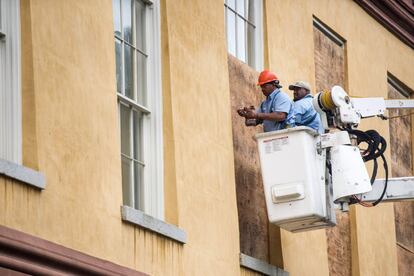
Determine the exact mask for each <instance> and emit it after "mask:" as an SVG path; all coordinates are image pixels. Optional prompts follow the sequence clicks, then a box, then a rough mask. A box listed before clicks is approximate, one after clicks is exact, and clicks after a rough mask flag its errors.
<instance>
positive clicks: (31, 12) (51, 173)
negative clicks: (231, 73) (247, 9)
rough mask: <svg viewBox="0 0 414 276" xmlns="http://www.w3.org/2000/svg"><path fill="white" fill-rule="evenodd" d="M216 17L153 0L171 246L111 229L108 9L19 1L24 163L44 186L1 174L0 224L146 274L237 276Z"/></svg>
mask: <svg viewBox="0 0 414 276" xmlns="http://www.w3.org/2000/svg"><path fill="white" fill-rule="evenodd" d="M223 9H224V8H223V2H222V1H218V0H217V1H194V2H188V1H161V15H162V39H163V41H162V62H163V66H164V67H163V71H162V72H163V78H162V81H163V82H162V83H163V86H164V87H163V88H164V89H163V105H164V136H165V137H164V147H165V151H164V153H165V159H164V162H165V164H166V165H165V170H164V175H165V179H166V180H165V187H166V189H165V193H166V194H165V199H166V203H165V206H166V218H167V221H169V222H171V223H174V224H176V225H178V226H179V227H180V228H182V229H184V230H185V231H186V233H187V237H188V243H187V244H186V245H185V246H183V245H180V244H178V243H176V242H173V241H171V240H168V239H166V238H162V237H160V236H159V235H156V234H153V233H151V232H148V231H145V230H142V229H139V228H135V227H133V226H132V225H129V224H126V223H123V222H122V221H121V215H120V205H121V204H122V192H121V187H122V185H121V167H120V165H121V162H120V141H119V127H118V111H117V99H116V93H115V91H116V90H115V84H116V82H115V66H114V65H115V55H114V38H113V22H112V1H111V0H105V1H101V0H99V1H98V0H94V1H92V0H90V1H83V0H74V1H53V0H39V1H30V0H22V1H21V10H22V15H23V18H22V20H21V21H22V40H23V42H24V43H23V44H22V60H23V62H22V65H23V66H22V68H23V69H22V71H23V96H24V103H23V106H24V112H23V114H24V117H25V122H24V124H23V128H24V135H25V137H24V145H23V147H24V150H23V151H24V165H26V166H28V167H32V168H35V169H38V170H40V171H41V172H42V173H44V174H45V176H46V179H47V187H46V189H45V190H44V191H41V192H40V191H37V190H34V189H32V188H29V187H27V186H25V185H24V184H21V183H18V182H16V181H11V180H9V179H7V178H4V177H1V178H0V198H5V201H2V205H3V206H2V207H4V208H2V210H4V211H2V212H0V213H1V215H0V224H1V225H4V226H7V227H11V228H14V229H18V230H21V231H23V232H26V233H29V234H33V235H35V236H39V237H41V238H44V239H47V240H50V241H52V242H56V243H58V244H62V245H64V246H67V247H69V248H73V249H76V250H79V251H82V252H85V253H87V254H91V255H93V256H97V257H100V258H103V259H106V260H109V261H112V262H115V263H118V264H121V265H125V266H128V267H131V268H136V269H137V270H140V271H143V272H146V273H149V274H151V275H205V274H206V272H207V271H209V273H210V274H211V275H237V274H240V266H239V234H238V220H237V205H236V195H235V185H234V183H235V182H234V166H233V149H232V133H231V119H230V109H229V107H230V95H229V82H228V69H227V50H226V45H225V26H224V20H223V16H224V14H223ZM191 18H195V19H196V20H191V22H190V21H189V20H190V19H191ZM212 41H214V43H211V42H212ZM213 72H214V73H213Z"/></svg>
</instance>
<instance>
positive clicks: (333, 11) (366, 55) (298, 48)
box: [265, 0, 414, 275]
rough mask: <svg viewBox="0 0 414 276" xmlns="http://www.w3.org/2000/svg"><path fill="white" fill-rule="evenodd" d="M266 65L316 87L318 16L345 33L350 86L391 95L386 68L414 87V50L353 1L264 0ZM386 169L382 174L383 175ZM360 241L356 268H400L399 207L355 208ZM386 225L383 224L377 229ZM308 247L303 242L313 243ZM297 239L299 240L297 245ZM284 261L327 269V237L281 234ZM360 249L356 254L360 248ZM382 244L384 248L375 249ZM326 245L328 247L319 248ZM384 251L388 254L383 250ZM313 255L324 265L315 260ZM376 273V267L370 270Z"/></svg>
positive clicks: (310, 269) (356, 91)
mask: <svg viewBox="0 0 414 276" xmlns="http://www.w3.org/2000/svg"><path fill="white" fill-rule="evenodd" d="M265 7H266V20H267V21H266V25H267V31H268V34H267V41H266V45H265V47H268V53H267V57H266V58H267V61H266V62H267V64H269V67H270V69H272V70H274V71H275V72H277V74H278V76H279V77H280V79H281V82H282V84H284V85H285V88H286V87H287V85H288V84H289V83H291V82H293V81H296V80H307V81H309V82H310V84H311V86H313V87H314V86H315V65H314V44H313V31H312V28H313V27H312V15H315V16H316V17H317V18H319V19H320V20H322V21H323V22H324V23H325V24H327V25H328V26H330V27H331V28H332V29H333V30H335V31H336V32H337V33H339V34H340V35H341V36H342V37H344V38H345V39H346V41H347V42H346V44H347V45H346V47H347V63H348V86H349V93H350V94H351V95H355V96H367V97H368V96H381V97H387V71H389V72H391V73H392V74H394V75H395V76H397V77H398V78H399V79H400V80H401V81H403V82H405V83H406V84H407V85H408V86H410V87H412V88H413V87H414V79H413V78H412V77H413V76H414V54H413V50H412V49H411V48H409V47H408V46H406V45H405V44H403V43H402V42H401V41H399V40H398V39H397V38H396V37H395V36H393V35H392V34H391V33H390V32H388V31H387V30H386V29H385V28H384V27H382V26H381V25H379V24H378V23H377V22H376V21H375V20H374V19H373V18H371V17H370V16H368V14H367V13H365V12H364V10H362V9H361V8H360V7H359V6H358V5H357V4H356V3H355V2H353V1H334V0H314V1H300V0H296V1H266V5H265ZM361 126H362V128H365V129H366V128H368V127H369V128H374V129H376V130H378V131H379V132H380V133H381V134H382V135H383V136H384V137H385V138H386V139H388V138H389V133H388V123H387V122H384V121H382V120H379V119H370V120H366V121H364V122H363V123H362V124H361ZM387 157H388V158H389V152H388V154H387ZM381 176H383V174H382V175H381ZM351 217H352V218H351V223H353V228H352V230H353V231H356V236H357V237H358V238H357V239H355V241H356V244H352V247H353V266H354V267H353V271H354V275H397V260H396V248H395V227H394V214H393V208H392V205H391V204H384V206H380V207H377V208H372V209H370V210H368V209H365V208H359V207H358V208H356V209H353V211H352V212H351ZM378 228H381V231H377V229H378ZM309 240H312V241H311V243H312V244H309V245H308V246H303V245H304V244H308V243H310V241H309ZM292 243H293V244H296V245H294V246H292ZM282 247H283V257H284V262H285V268H286V269H287V270H288V271H289V272H291V275H327V273H328V270H327V265H328V263H327V259H326V256H325V255H324V253H323V252H326V237H325V233H324V232H323V231H320V232H319V234H317V233H316V232H315V233H304V234H301V235H292V234H290V233H287V232H283V233H282ZM354 248H357V252H358V254H355V250H354ZM376 248H381V250H377V249H376ZM321 252H322V253H321ZM384 252H386V254H384ZM315 262H317V263H318V265H312V264H314V263H315ZM371 272H375V273H371Z"/></svg>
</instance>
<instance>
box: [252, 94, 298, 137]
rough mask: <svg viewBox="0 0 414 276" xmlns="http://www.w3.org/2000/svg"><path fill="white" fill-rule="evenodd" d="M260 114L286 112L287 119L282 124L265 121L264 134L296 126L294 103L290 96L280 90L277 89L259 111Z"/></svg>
mask: <svg viewBox="0 0 414 276" xmlns="http://www.w3.org/2000/svg"><path fill="white" fill-rule="evenodd" d="M257 111H258V112H260V113H273V112H285V113H286V114H287V115H286V119H285V120H284V121H282V122H276V121H268V120H263V129H264V132H268V131H274V130H280V129H284V128H286V126H287V125H288V126H291V127H293V126H295V119H294V111H293V103H292V100H291V99H290V98H289V96H288V95H287V94H286V93H285V92H283V91H282V90H280V89H275V90H274V91H273V92H272V93H271V94H270V95H269V96H267V98H266V100H264V101H263V102H262V103H261V105H260V107H259V108H258V110H257Z"/></svg>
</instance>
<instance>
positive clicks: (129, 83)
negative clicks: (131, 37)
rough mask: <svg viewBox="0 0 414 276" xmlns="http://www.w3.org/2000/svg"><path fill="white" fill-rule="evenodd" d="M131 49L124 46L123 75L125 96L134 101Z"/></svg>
mask: <svg viewBox="0 0 414 276" xmlns="http://www.w3.org/2000/svg"><path fill="white" fill-rule="evenodd" d="M132 51H133V50H132V48H131V47H130V46H128V45H126V44H125V45H124V55H125V58H124V62H125V64H124V74H125V96H127V97H128V98H131V99H134V90H133V87H134V79H133V78H132V70H133V66H134V63H133V58H132Z"/></svg>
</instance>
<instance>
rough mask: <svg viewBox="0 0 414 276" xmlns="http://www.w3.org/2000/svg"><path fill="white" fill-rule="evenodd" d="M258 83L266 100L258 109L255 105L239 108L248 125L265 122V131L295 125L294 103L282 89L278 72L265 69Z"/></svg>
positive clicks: (238, 111) (239, 112)
mask: <svg viewBox="0 0 414 276" xmlns="http://www.w3.org/2000/svg"><path fill="white" fill-rule="evenodd" d="M257 85H260V88H261V90H262V93H263V95H265V96H266V100H264V101H263V102H262V103H261V104H260V107H259V108H258V109H256V110H255V108H254V107H253V106H250V107H244V108H240V109H238V110H237V113H238V114H239V115H240V116H242V117H245V118H246V125H247V126H256V125H259V124H263V130H264V131H265V132H269V131H274V130H280V129H284V128H288V127H293V126H294V124H295V120H294V117H293V116H294V112H293V103H292V100H291V99H290V98H289V96H288V95H287V94H286V93H285V92H283V91H282V90H281V89H280V88H282V86H281V85H280V84H279V79H278V78H277V76H276V74H275V73H273V72H270V71H268V70H264V71H263V72H261V73H260V75H259V79H258V82H257Z"/></svg>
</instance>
